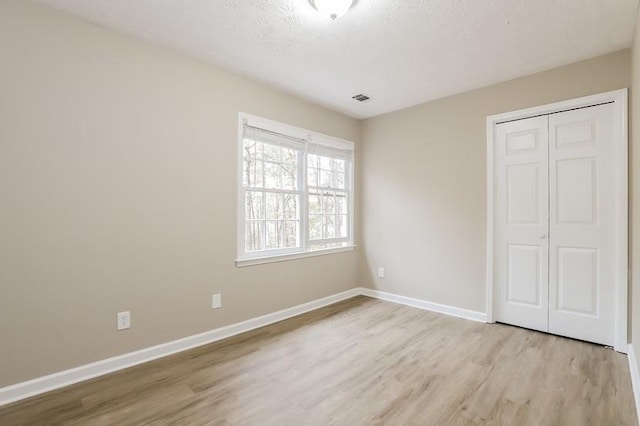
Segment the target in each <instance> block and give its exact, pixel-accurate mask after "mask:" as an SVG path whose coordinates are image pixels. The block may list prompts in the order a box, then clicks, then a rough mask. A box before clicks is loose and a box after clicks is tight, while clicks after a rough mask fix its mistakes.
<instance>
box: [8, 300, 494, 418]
mask: <svg viewBox="0 0 640 426" xmlns="http://www.w3.org/2000/svg"><path fill="white" fill-rule="evenodd" d="M359 295H363V296H369V297H372V298H376V299H380V300H386V301H389V302H394V303H400V304H402V305H407V306H412V307H415V308H419V309H424V310H428V311H432V312H437V313H441V314H445V315H451V316H454V317H458V318H464V319H468V320H472V321H478V322H486V315H485V314H484V313H482V312H475V311H470V310H467V309H462V308H457V307H454V306H448V305H441V304H438V303H433V302H428V301H425V300H420V299H413V298H411V297H406V296H399V295H396V294H392V293H385V292H383V291H379V290H373V289H370V288H365V287H356V288H352V289H350V290H347V291H344V292H342V293H337V294H333V295H331V296H327V297H323V298H321V299H317V300H313V301H311V302H308V303H303V304H301V305H297V306H294V307H291V308H287V309H283V310H281V311H277V312H273V313H270V314H266V315H262V316H259V317H256V318H252V319H249V320H246V321H243V322H239V323H236V324H231V325H228V326H225V327H221V328H217V329H214V330H210V331H206V332H204V333H200V334H196V335H193V336H188V337H185V338H182V339H178V340H173V341H171V342H167V343H163V344H160V345H157V346H152V347H149V348H144V349H141V350H138V351H135V352H130V353H126V354H123V355H119V356H115V357H113V358H107V359H104V360H101V361H97V362H92V363H90V364H86V365H82V366H79V367H76V368H72V369H69V370H65V371H61V372H58V373H54V374H49V375H47V376H42V377H38V378H36V379H33V380H29V381H26V382H21V383H17V384H15V385H11V386H7V387H4V388H0V406H2V405H6V404H10V403H12V402H16V401H19V400H22V399H25V398H29V397H32V396H36V395H39V394H42V393H45V392H49V391H52V390H55V389H59V388H62V387H65V386H69V385H72V384H74V383H79V382H82V381H85V380H89V379H93V378H95V377H99V376H103V375H105V374H109V373H113V372H115V371H119V370H123V369H125V368H129V367H133V366H136V365H139V364H143V363H145V362H149V361H153V360H154V359H159V358H163V357H165V356H169V355H173V354H175V353H178V352H183V351H186V350H189V349H193V348H196V347H198V346H203V345H207V344H209V343H213V342H217V341H219V340H222V339H226V338H227V337H231V336H235V335H237V334H240V333H244V332H247V331H251V330H254V329H256V328H260V327H264V326H267V325H269V324H273V323H276V322H278V321H282V320H285V319H288V318H291V317H294V316H297V315H301V314H304V313H306V312H310V311H313V310H316V309H319V308H322V307H325V306H328V305H332V304H334V303H337V302H341V301H343V300H347V299H350V298H352V297H355V296H359Z"/></svg>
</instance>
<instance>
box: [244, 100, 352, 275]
mask: <svg viewBox="0 0 640 426" xmlns="http://www.w3.org/2000/svg"><path fill="white" fill-rule="evenodd" d="M239 134H240V136H239V151H238V157H239V158H238V161H239V165H238V169H239V178H238V181H239V189H240V191H239V197H238V198H239V199H238V207H239V220H238V260H237V264H238V266H244V265H249V264H255V263H264V262H263V261H266V260H269V261H271V260H278V259H281V258H290V257H300V256H306V255H311V254H324V253H327V252H332V251H336V250H344V249H347V248H352V246H353V186H352V181H353V143H351V142H348V141H344V140H341V139H336V138H331V137H329V136H325V135H321V134H317V133H314V132H310V131H307V130H304V129H299V128H297V127H293V126H288V125H285V124H281V123H276V122H274V121H270V120H265V119H261V118H258V117H253V116H250V115H248V114H242V113H241V114H240V130H239ZM260 259H262V260H263V261H260Z"/></svg>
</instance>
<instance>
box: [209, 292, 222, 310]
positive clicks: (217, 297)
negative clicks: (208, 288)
mask: <svg viewBox="0 0 640 426" xmlns="http://www.w3.org/2000/svg"><path fill="white" fill-rule="evenodd" d="M221 307H222V295H221V294H220V293H218V294H214V295H213V297H211V309H218V308H221Z"/></svg>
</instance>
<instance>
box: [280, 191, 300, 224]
mask: <svg viewBox="0 0 640 426" xmlns="http://www.w3.org/2000/svg"><path fill="white" fill-rule="evenodd" d="M283 211H284V219H285V220H298V196H297V195H294V194H284V207H283Z"/></svg>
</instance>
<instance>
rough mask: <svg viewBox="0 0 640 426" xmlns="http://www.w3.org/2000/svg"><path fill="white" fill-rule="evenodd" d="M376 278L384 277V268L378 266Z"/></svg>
mask: <svg viewBox="0 0 640 426" xmlns="http://www.w3.org/2000/svg"><path fill="white" fill-rule="evenodd" d="M378 278H384V268H383V267H380V268H378Z"/></svg>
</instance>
